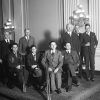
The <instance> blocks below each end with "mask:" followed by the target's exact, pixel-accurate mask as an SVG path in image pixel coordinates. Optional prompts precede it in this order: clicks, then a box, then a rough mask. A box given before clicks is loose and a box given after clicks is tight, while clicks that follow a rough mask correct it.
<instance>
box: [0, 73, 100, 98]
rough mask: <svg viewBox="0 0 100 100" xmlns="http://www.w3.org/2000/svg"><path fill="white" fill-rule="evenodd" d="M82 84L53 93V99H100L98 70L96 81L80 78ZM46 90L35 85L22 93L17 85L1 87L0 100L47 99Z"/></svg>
mask: <svg viewBox="0 0 100 100" xmlns="http://www.w3.org/2000/svg"><path fill="white" fill-rule="evenodd" d="M79 81H80V86H79V87H75V86H73V88H72V91H70V92H66V91H65V89H63V88H62V93H61V94H57V93H53V94H51V100H100V72H96V75H95V81H94V82H91V81H89V82H87V81H86V80H85V79H79ZM46 99H47V95H46V92H40V91H37V90H35V89H34V88H33V87H29V88H27V92H26V93H22V92H21V91H20V90H19V89H18V88H17V87H15V88H13V89H8V88H7V87H3V86H1V87H0V100H46Z"/></svg>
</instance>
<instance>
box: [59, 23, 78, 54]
mask: <svg viewBox="0 0 100 100" xmlns="http://www.w3.org/2000/svg"><path fill="white" fill-rule="evenodd" d="M61 42H62V43H61V44H62V46H63V47H64V44H65V43H71V47H72V49H73V50H75V51H76V52H77V54H79V53H80V41H79V37H78V35H77V33H76V32H74V31H73V26H72V25H71V24H67V25H66V32H65V33H63V34H62V35H61Z"/></svg>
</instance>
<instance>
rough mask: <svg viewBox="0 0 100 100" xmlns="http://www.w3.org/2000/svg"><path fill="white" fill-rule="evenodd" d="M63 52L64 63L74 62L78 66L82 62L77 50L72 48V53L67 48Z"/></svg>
mask: <svg viewBox="0 0 100 100" xmlns="http://www.w3.org/2000/svg"><path fill="white" fill-rule="evenodd" d="M62 53H63V56H64V58H63V60H64V61H63V63H64V65H68V64H72V65H73V66H75V68H77V67H78V64H80V60H79V56H78V54H77V52H76V51H74V50H71V53H67V52H66V51H65V50H64V51H63V52H62Z"/></svg>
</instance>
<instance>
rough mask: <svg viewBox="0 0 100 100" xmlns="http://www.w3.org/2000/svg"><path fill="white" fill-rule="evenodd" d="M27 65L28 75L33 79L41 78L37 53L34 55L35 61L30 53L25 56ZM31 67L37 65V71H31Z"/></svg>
mask: <svg viewBox="0 0 100 100" xmlns="http://www.w3.org/2000/svg"><path fill="white" fill-rule="evenodd" d="M27 65H28V70H29V72H30V74H33V76H34V77H41V76H42V70H41V69H40V64H39V53H36V59H35V58H34V56H33V55H32V53H30V54H29V55H28V56H27ZM32 65H37V68H38V69H37V70H36V69H35V68H34V69H32V68H31V67H32Z"/></svg>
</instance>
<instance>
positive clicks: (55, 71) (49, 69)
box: [48, 67, 59, 73]
mask: <svg viewBox="0 0 100 100" xmlns="http://www.w3.org/2000/svg"><path fill="white" fill-rule="evenodd" d="M58 70H59V69H58V68H56V69H55V70H54V71H53V70H52V68H50V67H49V68H48V71H49V72H52V71H53V72H54V73H57V72H58Z"/></svg>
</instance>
